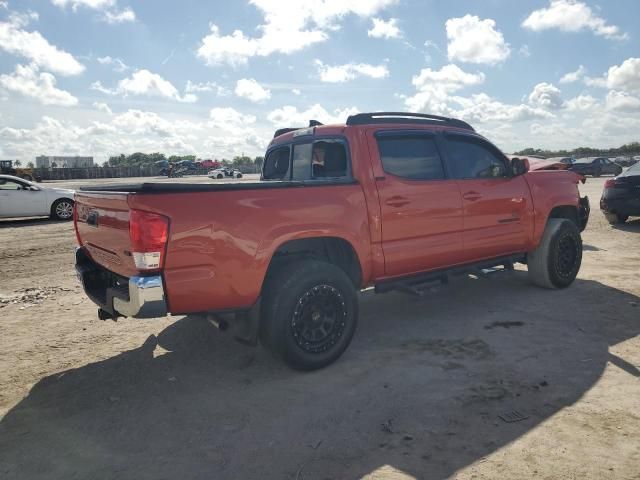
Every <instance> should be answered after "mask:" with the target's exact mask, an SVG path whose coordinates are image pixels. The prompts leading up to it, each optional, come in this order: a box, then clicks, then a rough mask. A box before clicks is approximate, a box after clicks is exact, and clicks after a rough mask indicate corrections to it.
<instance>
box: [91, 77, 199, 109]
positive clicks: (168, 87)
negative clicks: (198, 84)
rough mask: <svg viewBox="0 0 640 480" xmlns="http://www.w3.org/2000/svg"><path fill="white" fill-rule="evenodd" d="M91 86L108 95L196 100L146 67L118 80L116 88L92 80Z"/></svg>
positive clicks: (187, 101)
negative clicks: (183, 93) (180, 91)
mask: <svg viewBox="0 0 640 480" xmlns="http://www.w3.org/2000/svg"><path fill="white" fill-rule="evenodd" d="M91 88H92V89H93V90H97V91H99V92H102V93H106V94H108V95H123V96H127V95H144V96H147V97H161V98H167V99H171V100H177V101H178V102H186V103H193V102H195V101H196V100H197V97H196V96H195V95H194V94H192V93H187V94H186V95H184V96H181V95H180V93H179V92H178V89H177V88H176V87H174V86H173V84H172V83H171V82H169V81H168V80H165V79H164V78H162V77H161V76H160V75H158V74H157V73H152V72H150V71H149V70H146V69H142V70H136V71H135V72H133V74H132V75H131V77H129V78H124V79H122V80H120V81H119V82H118V86H117V87H116V88H112V89H110V88H106V87H104V86H103V85H102V83H101V82H100V81H97V82H94V83H93V84H92V85H91Z"/></svg>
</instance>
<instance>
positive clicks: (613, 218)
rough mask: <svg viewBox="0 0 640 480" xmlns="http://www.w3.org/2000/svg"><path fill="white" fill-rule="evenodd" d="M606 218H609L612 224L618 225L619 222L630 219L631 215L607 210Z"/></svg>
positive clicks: (608, 220)
mask: <svg viewBox="0 0 640 480" xmlns="http://www.w3.org/2000/svg"><path fill="white" fill-rule="evenodd" d="M604 218H606V219H607V222H609V223H610V224H611V225H617V224H619V223H624V222H626V221H627V220H628V219H629V215H620V214H619V213H609V212H606V213H605V214H604Z"/></svg>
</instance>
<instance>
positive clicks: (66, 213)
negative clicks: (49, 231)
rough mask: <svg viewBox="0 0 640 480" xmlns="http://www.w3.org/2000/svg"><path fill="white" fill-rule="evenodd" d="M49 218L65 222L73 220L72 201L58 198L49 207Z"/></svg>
mask: <svg viewBox="0 0 640 480" xmlns="http://www.w3.org/2000/svg"><path fill="white" fill-rule="evenodd" d="M51 218H52V219H54V220H60V221H66V220H71V219H72V218H73V200H71V199H69V198H60V199H58V200H56V201H55V202H53V205H51Z"/></svg>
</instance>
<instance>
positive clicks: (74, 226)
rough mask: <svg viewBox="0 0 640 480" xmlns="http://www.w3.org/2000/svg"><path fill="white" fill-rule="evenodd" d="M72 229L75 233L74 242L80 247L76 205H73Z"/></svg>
mask: <svg viewBox="0 0 640 480" xmlns="http://www.w3.org/2000/svg"><path fill="white" fill-rule="evenodd" d="M73 229H74V230H75V231H76V241H77V242H78V246H79V247H81V246H82V240H81V239H80V232H79V231H78V204H77V203H75V202H74V203H73Z"/></svg>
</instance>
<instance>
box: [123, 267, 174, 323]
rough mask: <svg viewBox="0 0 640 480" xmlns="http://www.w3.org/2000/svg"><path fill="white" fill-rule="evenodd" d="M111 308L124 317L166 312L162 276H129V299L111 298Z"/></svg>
mask: <svg viewBox="0 0 640 480" xmlns="http://www.w3.org/2000/svg"><path fill="white" fill-rule="evenodd" d="M113 308H114V310H116V311H117V312H118V313H120V314H122V315H124V316H126V317H136V318H154V317H163V316H165V315H166V314H167V303H166V301H165V298H164V287H163V285H162V277H161V276H160V275H154V276H151V277H131V278H129V300H124V299H122V298H118V297H114V298H113Z"/></svg>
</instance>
